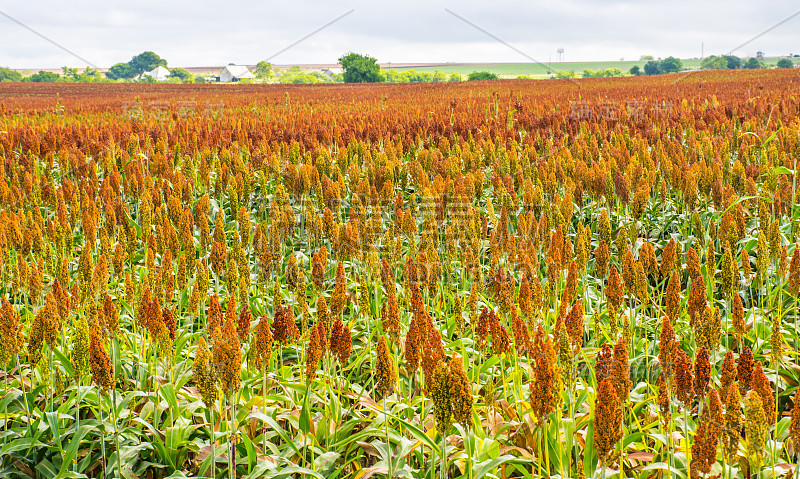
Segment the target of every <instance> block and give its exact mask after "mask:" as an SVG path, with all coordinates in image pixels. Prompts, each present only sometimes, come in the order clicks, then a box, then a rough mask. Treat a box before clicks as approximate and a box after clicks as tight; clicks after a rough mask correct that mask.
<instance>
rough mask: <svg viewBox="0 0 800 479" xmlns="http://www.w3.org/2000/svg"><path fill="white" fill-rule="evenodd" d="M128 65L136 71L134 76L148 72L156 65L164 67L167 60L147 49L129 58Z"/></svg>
mask: <svg viewBox="0 0 800 479" xmlns="http://www.w3.org/2000/svg"><path fill="white" fill-rule="evenodd" d="M128 65H130V66H131V68H132V69H133V70H134V71H135V72H136V73H135V74H134V76H136V75H140V74H142V73H144V72H149V71H150V70H152V69H154V68H155V67H158V66H162V67H165V66H167V61H166V60H164V59H163V58H161V57H160V56H158V55H156V54H155V53H153V52H150V51H147V52H142V53H140V54H138V55H136V56H135V57H133V58H131V61H129V62H128Z"/></svg>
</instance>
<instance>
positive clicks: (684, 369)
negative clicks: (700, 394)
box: [675, 348, 694, 407]
mask: <svg viewBox="0 0 800 479" xmlns="http://www.w3.org/2000/svg"><path fill="white" fill-rule="evenodd" d="M675 396H676V397H677V399H678V401H680V402H682V403H683V405H684V406H685V407H689V405H690V404H691V403H692V400H693V399H694V375H693V374H692V363H691V361H689V358H688V357H687V356H686V353H685V352H684V351H683V349H681V348H677V350H676V353H675Z"/></svg>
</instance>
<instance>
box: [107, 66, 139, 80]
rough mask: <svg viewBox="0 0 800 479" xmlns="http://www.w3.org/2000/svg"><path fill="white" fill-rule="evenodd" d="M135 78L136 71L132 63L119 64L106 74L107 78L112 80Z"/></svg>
mask: <svg viewBox="0 0 800 479" xmlns="http://www.w3.org/2000/svg"><path fill="white" fill-rule="evenodd" d="M135 76H136V70H134V69H133V67H132V66H131V65H130V63H117V64H116V65H114V66H112V67H111V68H109V69H108V71H107V72H106V77H108V78H111V79H112V80H124V79H130V78H133V77H135Z"/></svg>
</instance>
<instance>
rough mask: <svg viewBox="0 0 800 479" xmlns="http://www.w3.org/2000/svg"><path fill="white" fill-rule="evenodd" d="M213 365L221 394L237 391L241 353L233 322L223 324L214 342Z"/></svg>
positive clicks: (240, 381) (240, 368)
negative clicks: (220, 387)
mask: <svg viewBox="0 0 800 479" xmlns="http://www.w3.org/2000/svg"><path fill="white" fill-rule="evenodd" d="M214 365H215V366H216V368H217V376H218V377H219V382H220V385H221V386H222V390H223V392H225V393H226V394H231V393H233V392H235V391H236V390H238V389H239V387H240V386H241V384H242V351H241V349H240V344H239V336H238V334H236V326H235V322H233V321H226V322H225V325H224V326H222V331H221V333H220V337H219V338H218V339H217V341H215V342H214Z"/></svg>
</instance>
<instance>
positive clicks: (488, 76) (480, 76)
mask: <svg viewBox="0 0 800 479" xmlns="http://www.w3.org/2000/svg"><path fill="white" fill-rule="evenodd" d="M497 78H498V77H497V75H496V74H494V73H492V72H487V71H480V72H472V73H470V74H469V75H467V80H469V81H474V80H497Z"/></svg>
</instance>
